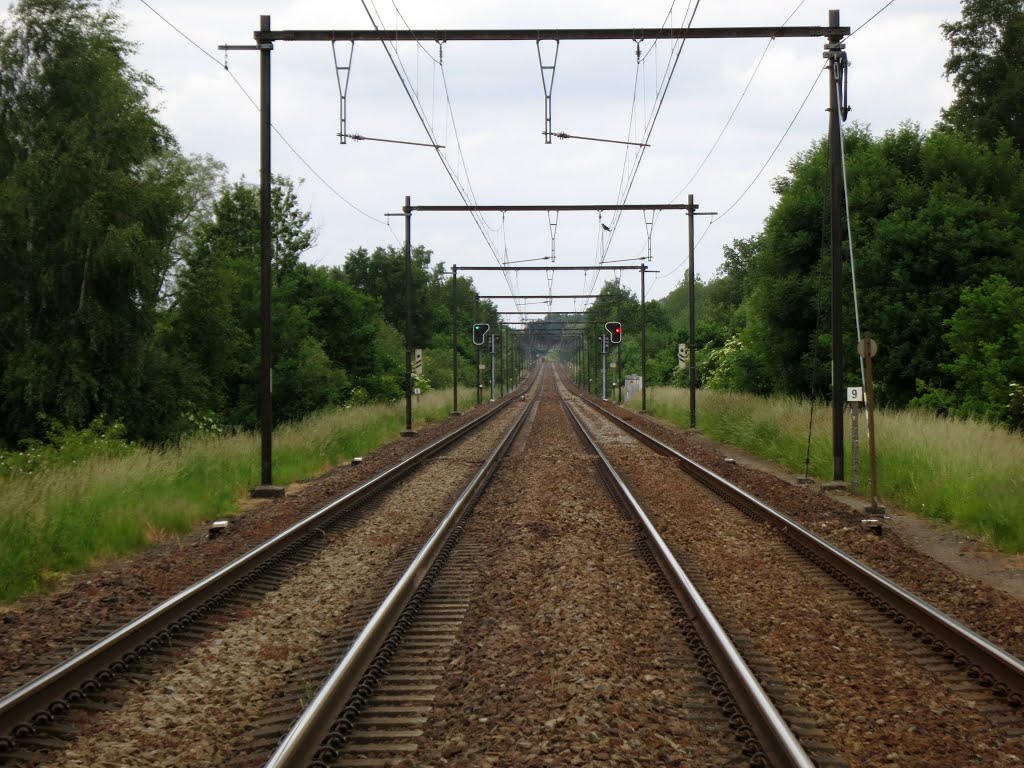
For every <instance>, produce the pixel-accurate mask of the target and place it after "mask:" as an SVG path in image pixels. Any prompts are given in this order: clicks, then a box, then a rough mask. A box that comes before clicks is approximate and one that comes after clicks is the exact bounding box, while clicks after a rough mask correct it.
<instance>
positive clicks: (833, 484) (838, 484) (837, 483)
mask: <svg viewBox="0 0 1024 768" xmlns="http://www.w3.org/2000/svg"><path fill="white" fill-rule="evenodd" d="M821 490H822V491H825V492H826V493H827V492H828V491H840V492H844V491H848V490H850V486H848V485H847V484H846V483H844V482H843V481H842V480H831V481H829V482H827V483H822V484H821Z"/></svg>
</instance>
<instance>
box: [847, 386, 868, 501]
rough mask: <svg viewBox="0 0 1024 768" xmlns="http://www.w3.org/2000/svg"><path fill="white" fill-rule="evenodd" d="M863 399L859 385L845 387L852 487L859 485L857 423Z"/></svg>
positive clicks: (862, 392)
mask: <svg viewBox="0 0 1024 768" xmlns="http://www.w3.org/2000/svg"><path fill="white" fill-rule="evenodd" d="M863 400H864V390H862V389H861V388H860V387H847V388H846V401H847V402H848V403H849V404H850V439H851V440H852V441H853V450H852V453H851V458H852V461H851V464H852V467H851V469H852V475H853V476H852V478H851V482H852V483H853V487H854V488H857V487H858V486H859V485H860V437H859V435H858V430H857V425H858V423H859V421H860V404H861V401H863Z"/></svg>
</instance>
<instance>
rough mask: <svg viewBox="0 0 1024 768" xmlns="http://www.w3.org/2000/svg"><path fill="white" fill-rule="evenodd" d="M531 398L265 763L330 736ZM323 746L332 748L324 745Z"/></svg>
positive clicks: (301, 754) (300, 760) (291, 759)
mask: <svg viewBox="0 0 1024 768" xmlns="http://www.w3.org/2000/svg"><path fill="white" fill-rule="evenodd" d="M536 404H537V398H536V397H534V398H533V400H532V401H531V403H530V405H529V406H528V407H526V408H524V409H523V412H522V414H521V415H520V416H519V418H518V419H516V422H515V423H514V424H513V425H512V427H511V428H510V429H509V430H508V432H507V433H506V434H505V436H504V437H503V438H502V439H501V441H500V442H499V443H498V445H497V447H496V448H495V449H494V450H493V451H492V452H491V454H490V456H488V457H487V460H486V461H485V462H484V464H483V466H482V467H481V468H480V470H479V471H478V472H477V473H476V475H474V477H473V479H472V480H471V481H470V482H469V484H468V485H467V486H466V488H465V490H463V491H462V493H461V494H460V495H459V498H458V499H457V500H456V501H455V503H454V504H453V505H452V506H451V508H450V509H449V510H448V512H447V513H446V514H445V516H444V518H442V520H441V522H440V523H438V525H437V527H436V528H435V529H434V532H433V533H431V534H430V537H429V538H428V539H427V541H426V542H425V543H424V544H423V547H422V548H421V549H420V551H419V553H418V554H417V555H416V557H415V558H414V559H413V561H412V563H411V564H410V565H409V567H408V568H406V570H405V572H404V573H403V574H402V575H401V576H400V577H399V579H398V581H396V582H395V584H394V586H393V587H392V588H391V591H390V592H389V593H388V595H387V596H386V597H385V598H384V600H383V601H382V602H381V604H380V606H379V607H378V608H377V610H376V611H375V612H374V614H373V616H372V617H371V618H370V620H369V621H368V622H367V623H366V625H365V626H364V627H363V629H362V631H360V633H359V635H358V636H357V637H356V639H355V640H353V641H352V645H351V646H350V647H349V649H348V651H347V652H346V653H345V656H344V658H342V660H341V661H340V662H339V663H338V665H337V666H336V667H335V668H334V670H333V671H332V672H331V674H330V676H328V678H327V679H326V680H325V682H324V684H323V685H322V686H321V687H320V690H319V691H318V692H317V694H316V696H315V697H314V698H313V700H312V701H311V702H310V704H309V706H308V707H306V709H305V710H303V712H302V714H301V715H300V716H299V718H298V719H297V720H296V721H295V723H294V724H293V725H292V727H291V729H290V730H289V731H288V733H287V734H286V735H285V737H284V738H283V739H282V740H281V742H280V744H278V747H277V749H276V750H275V752H274V754H273V755H271V757H270V760H268V761H267V763H266V764H265V768H294V766H299V765H309V764H310V763H311V762H312V761H313V760H314V759H315V758H316V756H317V753H318V752H319V750H320V748H321V745H322V744H323V742H324V741H325V740H326V739H328V738H329V737H330V733H331V728H332V725H333V724H334V722H335V721H336V720H337V719H338V717H339V715H340V714H341V713H342V712H343V710H344V709H345V708H346V706H347V705H348V704H349V701H350V700H351V699H352V697H353V695H354V694H355V693H356V691H357V689H358V688H359V687H360V685H361V681H362V679H363V677H364V675H366V673H367V671H368V670H369V669H370V667H371V665H372V664H373V663H374V660H375V658H376V657H377V655H378V653H380V652H381V649H382V647H383V646H384V643H385V641H386V640H387V638H388V635H389V634H390V633H391V632H392V630H393V629H394V628H395V626H396V625H397V623H398V621H399V618H400V617H401V616H402V614H403V612H404V611H405V610H406V608H407V607H408V605H409V603H410V601H411V600H412V598H413V596H414V595H415V594H416V592H417V590H418V589H419V588H420V586H421V585H422V584H423V581H424V579H425V577H426V576H427V573H428V571H430V570H431V568H432V567H434V563H435V560H437V558H438V557H439V555H440V554H441V552H442V551H443V550H444V549H445V547H446V545H447V544H448V542H449V540H450V539H451V538H452V537H453V535H457V534H458V533H460V532H461V531H460V527H461V524H462V522H463V520H464V519H465V517H466V515H467V514H468V513H469V511H470V510H471V509H472V507H473V505H474V504H475V502H476V499H477V498H478V496H479V494H480V492H481V491H482V489H483V488H484V486H485V485H486V484H487V482H488V481H489V480H490V478H491V476H492V475H493V474H494V472H495V470H496V469H497V467H498V463H499V462H500V461H501V459H502V457H503V456H504V455H505V453H506V452H507V451H508V449H509V447H510V446H511V445H512V442H513V441H514V440H515V438H516V436H517V435H518V434H519V431H520V429H521V428H522V426H523V424H525V423H526V419H527V417H528V416H529V415H530V413H531V412H532V411H533V409H534V408H535V407H536ZM327 749H331V747H328V748H327Z"/></svg>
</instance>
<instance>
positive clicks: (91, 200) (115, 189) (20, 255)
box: [0, 0, 498, 449]
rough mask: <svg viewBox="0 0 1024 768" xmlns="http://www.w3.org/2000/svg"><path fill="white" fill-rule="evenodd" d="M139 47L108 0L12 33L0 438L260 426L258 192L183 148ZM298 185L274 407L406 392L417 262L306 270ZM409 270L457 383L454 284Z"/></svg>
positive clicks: (447, 379)
mask: <svg viewBox="0 0 1024 768" xmlns="http://www.w3.org/2000/svg"><path fill="white" fill-rule="evenodd" d="M133 50H134V46H133V44H132V43H131V42H130V41H128V40H127V39H126V38H125V37H124V32H123V27H122V24H121V22H120V20H119V18H118V17H117V15H116V13H115V12H114V11H112V10H105V9H103V8H102V7H101V6H100V4H99V3H97V2H94V0H20V2H17V3H16V4H14V5H13V7H12V9H11V18H10V21H9V22H8V23H7V24H6V25H4V26H3V27H0V230H2V232H3V237H2V238H0V272H2V274H3V279H2V281H0V383H2V394H0V448H6V449H13V448H16V447H18V446H19V445H21V444H24V442H25V441H31V440H40V439H46V438H47V436H54V435H58V434H61V433H63V432H64V431H66V430H67V429H69V428H71V429H82V428H85V427H87V426H88V425H90V424H94V425H98V428H102V426H103V425H107V426H108V427H115V426H116V428H117V429H118V430H119V434H124V435H125V436H126V437H127V438H129V439H132V440H140V441H145V442H149V443H155V444H160V443H165V442H167V441H172V440H175V439H178V438H179V437H181V436H182V435H185V434H189V433H191V432H195V431H197V430H202V431H219V430H223V429H232V428H251V427H254V426H255V425H256V423H257V391H258V388H257V382H258V372H259V343H258V340H259V301H258V297H259V199H258V189H257V188H256V187H255V185H253V184H250V183H248V182H246V181H245V180H244V179H243V180H241V181H234V182H229V181H228V179H227V171H226V169H225V167H224V166H223V164H221V163H220V162H218V161H216V160H215V159H213V158H211V157H208V156H185V155H184V154H183V153H182V152H181V151H180V149H179V147H178V145H177V143H176V141H175V139H174V137H173V136H172V135H171V133H170V132H169V131H168V130H167V128H166V127H165V126H164V125H162V124H161V123H160V121H159V120H158V119H157V116H156V114H155V109H154V107H153V106H152V104H151V102H150V93H151V91H152V89H153V88H154V87H155V83H153V81H152V80H151V79H150V78H149V76H148V75H146V74H145V73H143V72H139V71H137V70H136V69H134V68H132V66H131V65H130V64H129V62H128V57H129V55H130V54H131V52H132V51H133ZM295 191H296V190H295V182H293V181H292V180H289V179H287V178H280V177H279V178H275V179H274V184H273V195H272V203H273V232H274V244H273V316H274V360H275V365H274V368H275V387H274V389H275V393H274V401H275V418H276V419H277V420H278V421H281V420H289V419H296V418H300V417H302V416H304V415H305V414H308V413H310V412H312V411H314V410H316V409H318V408H322V407H324V406H328V405H341V404H345V403H359V402H366V401H373V400H392V399H395V398H398V397H399V396H401V394H402V392H403V383H404V371H405V344H404V338H403V336H402V335H401V334H400V332H399V330H397V329H400V328H403V327H404V311H405V310H404V295H405V294H404V279H405V278H404V275H405V258H404V253H403V251H402V249H400V248H397V247H394V246H383V247H378V248H375V249H373V250H372V251H367V250H366V249H363V248H358V249H355V250H353V251H352V252H351V253H350V254H348V258H347V259H346V261H345V264H344V266H343V267H327V266H316V265H311V264H308V263H306V262H304V261H302V255H303V253H304V252H306V251H307V250H308V249H309V248H310V247H311V246H312V245H313V244H314V243H315V240H316V232H315V230H314V229H313V228H312V227H311V225H310V215H309V213H307V212H305V211H303V210H302V209H301V208H300V206H299V204H298V201H297V198H296V194H295ZM412 266H413V283H414V290H415V293H416V297H417V301H416V305H415V318H414V327H415V337H414V339H413V345H414V346H417V347H422V348H424V349H426V350H427V353H426V359H427V365H428V370H429V371H430V379H429V382H427V381H424V382H422V384H423V385H424V386H429V385H431V384H432V385H433V386H435V387H446V386H451V383H452V381H451V368H450V361H451V328H452V325H451V294H450V287H451V285H450V278H446V274H445V268H444V265H443V264H442V263H432V254H431V252H430V251H429V250H427V249H425V248H422V247H418V248H416V249H415V250H414V252H413V255H412ZM458 295H459V307H458V311H459V313H460V315H461V317H462V318H463V324H464V325H465V326H466V327H465V333H466V339H465V340H460V354H462V355H463V357H464V360H463V364H462V365H461V366H460V367H461V375H462V376H463V377H464V379H465V381H464V383H465V385H466V386H470V385H474V386H475V371H474V370H473V363H475V354H474V352H473V350H472V345H471V343H470V342H469V341H468V333H469V325H468V324H469V323H471V322H472V320H473V318H474V317H475V316H476V314H477V313H479V315H480V317H481V318H482V319H484V320H486V321H489V322H491V323H492V325H493V327H497V326H498V323H497V319H496V316H495V315H494V307H493V305H490V304H489V303H487V302H484V303H482V304H480V305H478V304H477V300H476V292H475V290H474V287H473V284H472V281H470V280H466V279H465V278H461V277H460V278H459V294H458ZM434 350H438V352H436V353H435V352H434ZM440 350H443V351H444V354H443V355H442V354H441V352H440Z"/></svg>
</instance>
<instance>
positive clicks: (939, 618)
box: [584, 398, 1024, 707]
mask: <svg viewBox="0 0 1024 768" xmlns="http://www.w3.org/2000/svg"><path fill="white" fill-rule="evenodd" d="M584 400H585V402H586V403H587V404H588V405H590V406H591V407H592V408H594V409H595V410H597V411H598V412H600V413H602V414H603V415H604V416H605V417H607V418H608V419H609V420H611V421H612V422H613V423H615V424H617V425H618V426H620V427H621V428H622V429H624V430H626V431H627V432H629V433H631V434H633V435H634V436H635V437H636V438H637V439H639V440H640V441H641V442H643V443H645V444H647V445H649V446H650V447H651V448H653V449H654V450H655V451H657V452H658V453H661V454H662V455H664V456H668V457H670V458H674V459H676V460H678V461H679V464H680V466H681V468H682V469H683V471H685V472H686V473H687V474H688V475H690V476H691V477H693V478H694V479H695V480H697V481H698V482H700V483H701V484H702V485H704V486H705V487H707V488H708V489H710V490H711V491H712V492H714V493H716V494H718V495H719V496H721V497H723V498H725V499H726V500H727V501H729V502H730V503H731V504H733V505H734V506H736V507H738V508H739V509H740V510H742V511H743V512H745V513H746V514H748V515H750V516H752V517H755V518H757V519H759V520H763V521H766V522H769V523H771V524H772V526H773V527H775V528H776V529H777V530H778V531H779V532H780V533H781V534H782V535H783V537H784V538H785V539H786V540H787V541H789V542H790V544H791V545H792V546H793V547H794V548H795V549H797V550H798V551H801V552H803V553H804V554H805V555H806V556H808V557H809V558H810V559H812V560H814V561H815V562H816V563H818V564H819V565H820V566H821V567H822V568H824V569H825V570H826V571H827V572H829V573H830V574H831V575H833V576H834V577H836V578H837V579H839V580H840V581H841V582H843V583H845V584H846V585H847V586H848V587H850V588H851V589H853V591H855V592H856V593H857V594H859V595H860V596H861V597H863V598H864V599H865V600H867V601H868V602H869V603H871V604H872V605H874V606H875V607H876V608H878V609H879V610H880V611H882V612H884V613H886V614H887V615H889V616H890V617H891V618H893V619H894V620H895V621H896V622H897V623H899V624H902V625H903V626H904V628H906V629H907V630H908V631H909V632H911V633H912V634H913V635H914V636H915V637H918V638H919V639H921V641H922V642H923V643H924V644H925V645H929V646H931V647H932V649H933V650H934V651H935V652H936V653H941V654H942V655H944V656H945V657H946V658H948V659H950V660H951V661H952V662H953V664H954V665H955V666H957V667H966V668H967V674H968V676H970V677H973V678H978V681H979V683H980V684H981V685H982V686H983V687H986V688H988V687H991V688H992V689H993V693H994V694H995V695H996V696H999V697H1006V699H1007V702H1008V703H1009V704H1010V705H1011V706H1013V707H1020V706H1022V705H1024V661H1021V659H1019V658H1017V657H1016V656H1014V655H1013V654H1011V653H1009V652H1008V651H1006V650H1005V649H1003V648H1001V647H1000V646H998V645H996V644H995V643H993V642H991V641H990V640H987V639H986V638H984V637H982V636H981V635H979V634H978V633H977V632H975V631H974V630H972V629H970V628H968V627H967V626H965V625H964V624H962V623H961V622H959V621H957V620H956V619H954V618H953V617H952V616H949V615H948V614H946V613H944V612H943V611H941V610H940V609H938V608H936V607H935V606H933V605H931V604H930V603H928V602H926V601H925V600H923V599H921V598H920V597H918V596H917V595H915V594H914V593H912V592H910V591H909V590H906V589H904V588H903V587H901V586H899V585H898V584H896V583H895V582H894V581H892V580H891V579H889V578H888V577H886V576H883V575H882V574H881V573H879V572H878V571H876V570H874V569H873V568H871V567H870V566H868V565H865V564H864V563H862V562H860V561H859V560H857V559H856V558H854V557H851V556H850V555H848V554H847V553H845V552H843V551H842V550H841V549H839V548H837V547H835V546H833V545H832V544H829V543H828V542H827V541H825V540H824V539H822V538H820V537H818V536H817V535H815V534H814V533H812V532H811V531H809V530H808V529H807V528H804V527H803V526H802V525H800V524H799V523H797V522H796V521H794V520H792V519H791V518H789V517H787V516H786V515H784V514H783V513H781V512H778V511H776V510H775V509H773V508H772V507H770V506H768V505H767V504H765V503H764V502H763V501H761V500H760V499H758V498H756V497H755V496H752V495H751V494H749V493H747V492H746V491H744V490H743V489H742V488H740V487H738V486H736V485H734V484H733V483H731V482H729V481H728V480H726V479H725V478H723V477H721V476H720V475H717V474H715V473H714V472H712V471H711V470H710V469H708V468H707V467H704V466H703V465H701V464H699V463H697V462H696V461H694V460H693V459H690V458H689V457H687V456H685V455H683V454H682V453H680V452H679V451H677V450H675V449H674V448H672V447H671V446H669V445H666V444H665V443H663V442H661V441H660V440H658V439H657V438H655V437H653V436H651V435H649V434H647V433H646V432H644V431H643V430H641V429H639V428H638V427H636V426H634V425H632V424H630V423H629V422H627V421H625V420H623V419H621V418H619V417H618V416H616V415H615V414H613V413H611V412H609V411H607V410H605V409H604V408H601V407H600V406H599V405H597V404H596V403H593V402H591V401H590V400H587V399H585V398H584Z"/></svg>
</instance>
